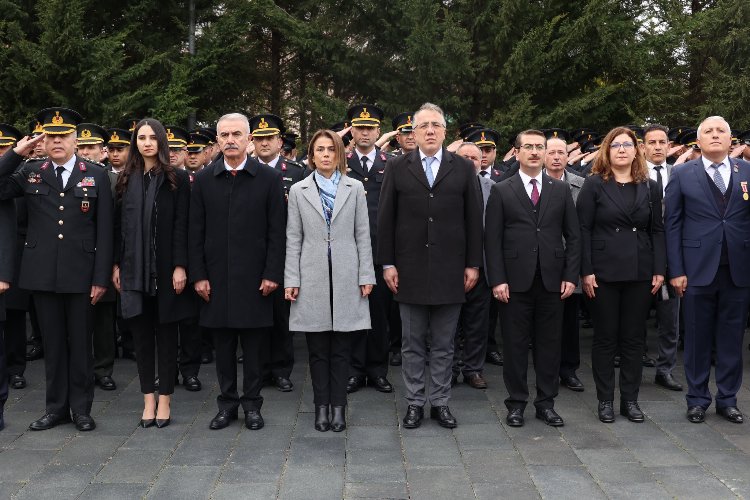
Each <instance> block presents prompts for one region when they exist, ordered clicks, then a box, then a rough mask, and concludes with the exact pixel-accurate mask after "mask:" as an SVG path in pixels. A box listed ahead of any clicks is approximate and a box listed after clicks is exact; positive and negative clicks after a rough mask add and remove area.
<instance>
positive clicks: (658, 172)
mask: <svg viewBox="0 0 750 500" xmlns="http://www.w3.org/2000/svg"><path fill="white" fill-rule="evenodd" d="M662 168H664V167H662V166H661V165H655V166H654V170H656V185H657V186H659V192H660V193H661V194H664V179H663V178H662V176H661V169H662Z"/></svg>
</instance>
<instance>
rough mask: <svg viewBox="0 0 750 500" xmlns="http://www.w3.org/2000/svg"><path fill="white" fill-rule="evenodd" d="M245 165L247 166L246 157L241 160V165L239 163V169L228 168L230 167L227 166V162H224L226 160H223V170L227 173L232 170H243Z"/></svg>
mask: <svg viewBox="0 0 750 500" xmlns="http://www.w3.org/2000/svg"><path fill="white" fill-rule="evenodd" d="M245 164H247V156H245V159H244V160H242V163H241V164H240V166H239V167H237V168H232V167H230V166H229V163H227V160H226V159H225V160H224V168H225V169H226V170H227V171H229V172H232V171H234V170H243V169H244V168H245Z"/></svg>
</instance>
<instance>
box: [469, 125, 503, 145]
mask: <svg viewBox="0 0 750 500" xmlns="http://www.w3.org/2000/svg"><path fill="white" fill-rule="evenodd" d="M466 141H467V142H473V143H474V144H476V145H477V146H479V147H482V146H492V147H495V148H496V147H497V143H498V142H500V134H499V133H498V132H497V131H496V130H493V129H491V128H482V129H479V130H475V131H474V132H472V133H471V134H470V135H469V136H468V137H466Z"/></svg>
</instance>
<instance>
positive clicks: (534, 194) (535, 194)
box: [529, 179, 539, 206]
mask: <svg viewBox="0 0 750 500" xmlns="http://www.w3.org/2000/svg"><path fill="white" fill-rule="evenodd" d="M529 182H531V203H532V204H533V205H534V206H536V204H537V203H539V189H537V187H536V179H531V180H530V181H529Z"/></svg>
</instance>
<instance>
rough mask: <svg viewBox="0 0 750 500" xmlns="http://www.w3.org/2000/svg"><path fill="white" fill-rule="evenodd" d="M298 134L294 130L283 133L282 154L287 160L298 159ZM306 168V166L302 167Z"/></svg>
mask: <svg viewBox="0 0 750 500" xmlns="http://www.w3.org/2000/svg"><path fill="white" fill-rule="evenodd" d="M297 137H298V136H297V134H295V133H294V132H284V133H283V134H281V141H282V143H283V144H282V145H281V156H283V157H284V158H286V159H287V160H295V161H296V160H297ZM302 168H304V166H303V167H302Z"/></svg>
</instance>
